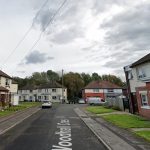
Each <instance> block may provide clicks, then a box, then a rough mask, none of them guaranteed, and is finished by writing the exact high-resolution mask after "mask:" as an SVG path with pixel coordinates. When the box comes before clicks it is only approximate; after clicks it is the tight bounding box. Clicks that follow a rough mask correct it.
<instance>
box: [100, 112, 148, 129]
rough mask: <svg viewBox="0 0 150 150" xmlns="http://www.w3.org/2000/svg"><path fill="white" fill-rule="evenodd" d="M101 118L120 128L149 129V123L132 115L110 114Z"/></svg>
mask: <svg viewBox="0 0 150 150" xmlns="http://www.w3.org/2000/svg"><path fill="white" fill-rule="evenodd" d="M102 117H103V118H104V119H105V120H107V121H109V122H111V123H113V124H115V125H117V126H119V127H122V128H150V121H148V120H146V119H144V118H142V117H138V116H134V115H127V114H110V115H103V116H102Z"/></svg>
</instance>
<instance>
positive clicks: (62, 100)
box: [61, 69, 64, 103]
mask: <svg viewBox="0 0 150 150" xmlns="http://www.w3.org/2000/svg"><path fill="white" fill-rule="evenodd" d="M63 73H64V70H63V69H62V99H61V103H63V102H64V86H63V85H64V79H63Z"/></svg>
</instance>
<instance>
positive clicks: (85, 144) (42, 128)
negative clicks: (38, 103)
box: [0, 104, 106, 150]
mask: <svg viewBox="0 0 150 150" xmlns="http://www.w3.org/2000/svg"><path fill="white" fill-rule="evenodd" d="M78 106H79V105H73V104H70V105H69V104H64V105H59V106H54V107H53V108H51V109H42V110H40V111H38V112H37V113H36V114H34V115H32V116H31V117H29V118H28V119H26V120H24V121H23V122H21V123H20V124H18V125H17V126H15V127H14V128H12V129H10V130H9V131H8V132H6V133H5V134H3V135H1V136H0V150H58V149H63V150H72V149H73V150H106V148H105V147H104V146H103V144H102V143H100V142H99V141H98V139H97V138H96V137H95V135H94V134H93V133H92V132H91V131H90V130H89V129H88V127H87V126H86V125H85V124H84V123H83V122H82V120H81V119H80V118H79V117H78V116H77V115H76V113H75V112H74V108H76V107H78ZM79 107H81V106H79Z"/></svg>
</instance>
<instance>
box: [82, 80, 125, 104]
mask: <svg viewBox="0 0 150 150" xmlns="http://www.w3.org/2000/svg"><path fill="white" fill-rule="evenodd" d="M122 94H123V92H122V88H121V87H119V86H118V85H115V84H113V83H110V82H108V81H92V82H91V83H89V84H88V85H87V86H86V87H85V88H84V89H83V90H82V97H83V98H84V100H86V101H87V100H88V98H89V97H99V98H102V99H104V100H105V99H107V98H115V97H117V96H120V95H122Z"/></svg>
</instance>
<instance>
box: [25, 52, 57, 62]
mask: <svg viewBox="0 0 150 150" xmlns="http://www.w3.org/2000/svg"><path fill="white" fill-rule="evenodd" d="M52 59H54V57H50V56H47V54H46V53H41V52H39V51H37V50H35V51H33V52H31V53H30V54H29V55H28V56H26V58H25V64H38V63H45V62H46V61H48V60H52Z"/></svg>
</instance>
